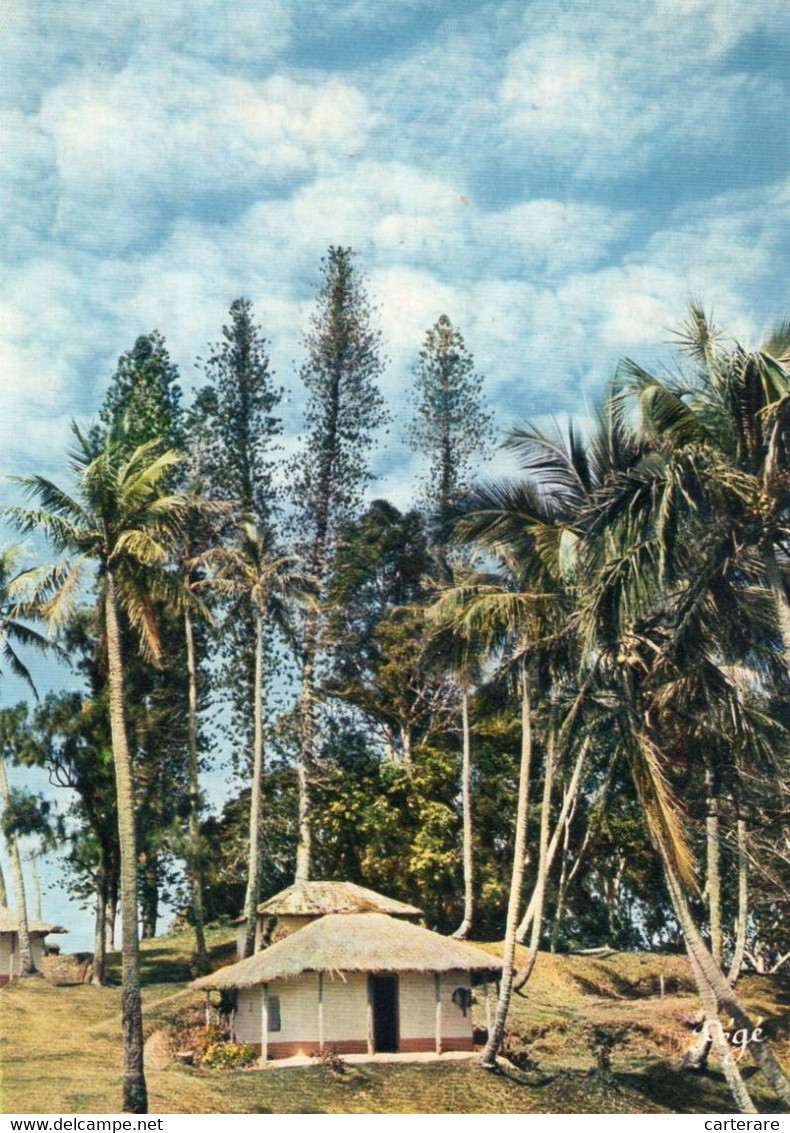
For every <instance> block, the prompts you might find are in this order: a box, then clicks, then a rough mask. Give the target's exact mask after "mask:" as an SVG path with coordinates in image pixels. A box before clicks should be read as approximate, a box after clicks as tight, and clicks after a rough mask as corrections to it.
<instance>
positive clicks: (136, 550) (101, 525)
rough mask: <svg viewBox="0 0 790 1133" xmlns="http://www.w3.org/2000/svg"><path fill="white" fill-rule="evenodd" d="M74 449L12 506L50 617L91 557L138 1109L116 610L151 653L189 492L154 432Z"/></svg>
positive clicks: (132, 856) (131, 1073) (129, 1105)
mask: <svg viewBox="0 0 790 1133" xmlns="http://www.w3.org/2000/svg"><path fill="white" fill-rule="evenodd" d="M74 431H75V435H76V440H77V448H76V451H75V452H74V453H73V455H72V459H71V467H72V472H73V474H74V477H75V480H76V485H77V490H76V493H75V494H74V495H73V496H71V495H69V494H68V493H67V492H65V491H64V490H63V489H61V488H59V487H58V486H57V485H56V484H54V483H52V481H50V480H47V479H45V478H44V477H42V476H33V477H29V478H25V479H23V480H22V481H21V483H22V484H23V485H24V486H25V487H26V488H27V490H28V491H29V493H30V495H31V497H32V498H34V499H37V501H38V505H39V506H38V507H18V508H14V509H12V511H11V514H12V515H13V516H14V518H15V519H16V522H17V523H18V524H19V526H20V527H21V528H22V529H23V530H26V531H33V530H38V529H40V530H42V531H43V532H44V533H45V534H46V535H47V537H48V539H49V540H50V542H51V543H52V544H53V546H54V547H55V548H56V549H57V551H59V552H62V553H64V555H65V557H64V558H63V559H62V560H61V561H60V562H59V563H57V564H56V565H55V566H54V567H51V568H49V569H44V568H42V569H41V571H40V573H39V577H38V579H37V581H38V585H39V587H45V588H46V587H47V586H49V588H50V591H51V598H50V601H49V604H48V607H47V608H46V613H47V615H48V616H49V620H50V622H51V623H52V624H53V625H56V624H57V623H58V622H59V621H60V620H61V619H62V618H63V617H65V616H66V615H67V613H68V611H69V609H70V607H71V605H72V603H73V599H74V598H75V596H76V594H77V592H78V589H79V586H80V579H81V576H82V572H83V568H84V567H85V566H86V565H87V564H93V566H94V568H95V570H96V579H97V584H98V587H99V594H100V609H101V615H102V630H103V633H104V638H105V648H106V660H107V684H108V692H109V712H110V730H111V736H112V751H113V763H114V768H115V785H116V803H117V810H118V839H119V846H120V858H121V866H120V879H121V916H122V921H123V936H122V949H123V996H122V1024H123V1110H124V1112H131V1113H145V1112H146V1110H147V1105H148V1102H147V1091H146V1084H145V1075H144V1071H143V1020H142V1006H141V998H140V971H139V957H138V949H139V942H138V924H137V913H138V902H137V886H138V877H137V865H138V862H137V837H136V832H135V795H134V777H133V768H132V760H131V756H130V750H129V740H128V736H127V723H126V702H125V689H124V659H123V653H122V649H121V622H120V616H121V612H122V611H123V613H124V614H125V617H126V619H127V620H128V623H129V625H130V626H131V627H132V628H133V629H134V631H135V632H136V634H137V635H138V638H139V644H140V651H141V653H142V655H143V656H144V657H145V658H147V659H148V660H149V661H152V662H154V663H155V662H157V661H158V659H159V656H160V652H161V648H160V640H159V635H158V632H157V625H156V621H155V618H154V614H153V611H154V608H155V603H156V602H157V601H161V602H162V603H168V604H171V605H178V604H179V603H180V602H183V601H185V600H187V596H186V595H185V594H183V593H182V591H181V589H180V587H179V585H178V582H177V580H176V579H175V578H174V577H173V576H172V575H170V574H168V573H167V571H166V567H167V564H168V560H169V557H170V555H171V553H172V551H173V549H174V547H175V546H176V544H177V541H178V538H179V536H180V534H181V528H182V526H183V522H184V519H185V517H186V516H187V514H188V510H189V500H188V499H187V498H186V497H185V496H181V495H168V494H167V493H166V489H165V485H166V484H167V483H168V482H169V480H170V479H171V478H172V476H173V474H174V472H175V470H176V469H177V467H178V465H179V463H180V458H179V456H178V455H177V454H176V453H175V452H173V451H172V450H168V451H166V452H161V451H160V450H159V447H158V445H157V444H156V443H155V442H149V443H147V444H142V445H139V446H138V447H137V448H135V449H134V450H133V451H131V452H130V451H129V448H128V443H127V438H126V436H125V435H124V434H123V432H122V431H121V430H118V429H116V430H115V431H113V432H110V433H108V434H105V435H104V436H103V437H102V438H101V442H102V443H101V446H100V447H97V445H96V438H94V439H93V440H92V441H88V440H87V439H86V438H85V437H83V436H82V434H81V433H80V432H79V431H78V430H77V429H76V427H75V430H74Z"/></svg>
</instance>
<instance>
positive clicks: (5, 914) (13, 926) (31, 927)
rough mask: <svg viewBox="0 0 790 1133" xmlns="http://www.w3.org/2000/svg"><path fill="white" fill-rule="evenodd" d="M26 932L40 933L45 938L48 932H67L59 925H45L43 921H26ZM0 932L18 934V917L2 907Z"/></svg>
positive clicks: (0, 907)
mask: <svg viewBox="0 0 790 1133" xmlns="http://www.w3.org/2000/svg"><path fill="white" fill-rule="evenodd" d="M27 930H28V932H40V933H41V934H42V935H44V936H46V935H47V933H49V932H68V931H69V930H68V929H67V928H63V926H62V925H59V924H46V923H45V922H44V921H37V920H30V919H29V920H28V922H27ZM0 932H19V917H18V916H17V914H16V913H12V912H11V910H10V909H7V908H6V907H5V906H4V905H0Z"/></svg>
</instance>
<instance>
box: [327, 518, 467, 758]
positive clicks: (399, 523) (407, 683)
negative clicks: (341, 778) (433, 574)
mask: <svg viewBox="0 0 790 1133" xmlns="http://www.w3.org/2000/svg"><path fill="white" fill-rule="evenodd" d="M430 569H431V558H430V555H429V552H428V545H427V541H426V536H425V529H424V524H423V520H422V517H421V516H420V514H419V513H418V512H416V511H410V512H405V513H401V512H399V511H398V509H397V508H396V507H393V505H392V504H390V503H388V502H387V501H386V500H374V501H373V503H372V504H370V506H369V507H368V508H367V509H366V510H365V512H364V513H363V514H362V515H361V516H360V517H359V519H357V520H355V521H353V522H352V523H350V524H348V525H347V527H346V528H345V529H344V531H343V535H342V539H341V540H340V545H339V546H338V550H337V553H336V555H335V560H334V566H333V571H332V578H331V580H330V583H329V589H328V599H329V601H328V606H329V611H328V615H327V637H328V638H329V640H330V641H331V642H336V643H337V645H336V647H335V648H333V649H331V650H330V666H329V672H328V674H327V677H326V679H325V681H324V690H325V692H326V693H327V694H328V695H329V696H331V697H334V698H337V699H340V700H342V701H344V702H345V703H346V704H348V705H353V706H354V707H355V708H356V709H358V710H359V711H360V712H361V713H362V714H363V717H364V718H365V720H366V723H367V725H368V727H369V728H371V729H372V730H373V731H374V733H375V734H376V735H377V736H378V738H379V740H380V742H381V743H382V744H383V747H384V751H385V754H386V756H387V758H388V759H394V760H402V761H403V763H404V764H405V765H406V766H407V767H408V766H410V765H411V762H412V752H413V750H414V749H415V748H416V747H417V746H418V745H419V744H422V743H432V742H434V741H435V739H436V737H437V735H438V734H439V733H440V732H443V731H444V730H446V729H447V727H448V717H449V715H450V714H451V713H450V706H449V704H448V691H449V690H448V687H447V681H446V680H445V679H444V678H443V676H442V675H441V674H440V673H439V674H437V672H436V669H435V668H434V667H431V665H430V664H429V661H428V656H427V652H426V647H427V644H428V637H429V634H428V630H427V628H426V625H425V613H424V606H425V604H426V602H427V599H428V588H427V585H426V578H427V576H428V574H429V572H430Z"/></svg>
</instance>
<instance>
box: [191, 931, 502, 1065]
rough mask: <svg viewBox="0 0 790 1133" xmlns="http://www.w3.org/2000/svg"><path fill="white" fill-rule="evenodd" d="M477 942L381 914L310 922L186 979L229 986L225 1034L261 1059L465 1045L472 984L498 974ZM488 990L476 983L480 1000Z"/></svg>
mask: <svg viewBox="0 0 790 1133" xmlns="http://www.w3.org/2000/svg"><path fill="white" fill-rule="evenodd" d="M501 971H502V964H501V961H497V959H496V957H494V956H490V955H489V954H488V953H487V952H483V951H482V950H481V949H477V948H472V947H471V946H470V945H468V944H463V943H461V941H458V940H453V939H452V938H450V937H446V936H441V935H440V934H439V933H437V932H430V931H429V930H428V929H425V928H421V927H420V926H419V925H415V924H411V923H409V921H408V920H406V919H404V918H402V917H400V918H397V917H391V916H386V915H384V914H381V913H346V914H334V915H330V916H324V917H321V918H320V919H318V920H313V921H311V922H310V923H308V924H307V925H305V926H304V927H303V928H300V929H298V930H297V931H295V932H292V933H291V934H290V935H289V936H286V937H284V938H283V939H281V940H279V941H278V942H277V943H275V944H272V945H271V946H270V947H268V948H265V949H263V950H262V951H260V952H256V953H255V954H254V955H253V956H250V957H248V959H246V960H241V961H239V963H237V964H231V965H229V966H228V967H226V968H220V969H219V970H218V971H216V972H213V973H212V974H211V975H208V976H203V977H202V978H201V979H198V980H195V981H194V983H192V984H191V985H190V986H191V987H193V988H196V989H198V990H203V991H207V992H208V991H210V990H221V991H224V992H229V991H235V993H236V994H235V999H236V1006H235V1015H234V1031H235V1034H236V1038H237V1039H238V1040H239V1041H240V1042H248V1043H252V1044H253V1045H255V1046H257V1047H258V1048H259V1049H260V1051H261V1055H262V1057H263V1058H289V1057H291V1056H292V1055H295V1054H312V1053H314V1052H315V1051H321V1050H323V1049H325V1048H326V1047H331V1048H332V1049H333V1050H335V1051H337V1052H338V1053H339V1054H365V1053H367V1054H375V1053H378V1052H385V1051H391V1052H403V1053H411V1052H416V1051H435V1052H436V1053H438V1054H441V1053H442V1052H443V1051H448V1050H472V1049H473V1035H472V1014H471V1010H470V1007H471V1002H472V984H473V983H474V982H481V981H482V982H483V983H486V981H488V980H489V979H492V978H493V979H499V977H500V975H501ZM487 991H488V988H487V986H486V988H485V994H486V997H487Z"/></svg>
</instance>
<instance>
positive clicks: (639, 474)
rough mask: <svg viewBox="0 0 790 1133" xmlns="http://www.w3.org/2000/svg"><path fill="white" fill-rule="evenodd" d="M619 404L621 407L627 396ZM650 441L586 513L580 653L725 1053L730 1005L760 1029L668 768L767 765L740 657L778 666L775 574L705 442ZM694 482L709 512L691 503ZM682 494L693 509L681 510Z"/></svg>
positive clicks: (779, 1077)
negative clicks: (740, 986) (720, 946)
mask: <svg viewBox="0 0 790 1133" xmlns="http://www.w3.org/2000/svg"><path fill="white" fill-rule="evenodd" d="M639 380H640V381H641V380H642V379H641V378H640V379H639ZM645 384H646V385H647V384H648V383H647V380H646V379H645ZM643 392H644V391H643ZM616 397H617V398H620V399H621V400H620V404H621V405H622V395H621V393H619V392H618V393H617V394H616ZM646 398H647V401H648V403H649V402H651V401H652V402H653V411H654V412H655V413H656V414H657V416H658V418H659V420H663V421H664V422H665V423H666V421H667V420H668V418H669V416H670V408H671V410H672V414H674V416H675V417H676V418H677V419H678V420H681V419H683V420H684V421H685V425H684V428H685V435H686V437H687V438H693V437H695V436H697V437H698V435H699V434H698V432H695V428H696V427H695V426H694V422H693V421H691V420H690V419H689V416H688V412H687V410H688V406H687V404H686V402H685V401H683V399H682V398H681V397H680V396H675V394H672V395H671V397H669V398H664V395H663V393H662V391H661V390H660V389H659V388H658V387H657V386H656V385H652V386H651V392H650V394H649V396H647V394H646ZM639 443H640V444H641V445H642V446H643V455H642V457H641V458H640V460H639V461H637V462H636V463H635V464H634V465H632V467H631V468H629V469H627V470H624V471H622V472H620V473H618V474H617V475H615V476H613V477H611V478H610V479H609V480H608V481H607V482H606V483H605V484H603V485H602V487H601V488H600V490H599V492H598V493H597V495H596V499H595V500H594V501H593V503H592V505H591V506H590V507H589V508H588V509H587V514H586V521H585V529H584V542H583V547H582V549H581V551H580V561H581V563H582V565H583V571H582V572H581V575H580V577H583V578H584V579H586V583H585V585H584V586H583V587H582V588H581V590H580V595H579V613H578V619H579V625H580V632H581V639H582V657H583V662H584V664H585V665H586V667H587V669H588V672H589V673H590V674H591V675H592V676H593V677H594V680H595V682H596V685H597V687H598V688H599V689H600V690H604V691H605V694H606V697H607V698H608V702H609V703H610V704H611V705H612V711H613V718H612V719H613V726H616V727H617V729H618V736H619V739H620V743H621V747H622V750H623V752H624V754H625V757H626V759H627V762H628V765H629V768H630V771H631V776H632V778H633V781H634V784H635V787H636V790H637V794H638V796H639V799H640V802H641V805H642V808H643V811H644V813H645V817H646V819H647V823H648V826H649V829H650V833H651V837H652V839H653V842H654V845H655V847H656V849H657V852H658V854H659V857H660V860H661V863H662V866H663V870H664V874H665V877H666V880H667V889H668V892H669V895H670V899H671V902H672V906H673V909H674V911H675V915H676V917H677V919H678V923H679V924H680V926H681V929H682V931H683V935H684V938H685V941H686V947H687V951H688V953H689V959H690V962H691V967H692V972H693V974H694V976H695V978H696V980H697V983H698V990H699V993H700V997H701V999H702V1003H703V1009H704V1011H705V1014H706V1018H707V1021H708V1025H709V1026H710V1027H712V1028H713V1034H714V1039H715V1040H716V1043H717V1044H718V1045H719V1046H721V1043H720V1042H718V1039H716V1033H717V1028H718V1017H717V1010H718V1008H719V1007H722V1008H723V1009H725V1010H727V1011H728V1012H730V1013H731V1014H732V1015H733V1017H734V1018H736V1020H740V1021H739V1022H738V1025H739V1026H746V1027H747V1028H749V1029H750V1030H753V1024H752V1023H751V1021H750V1020H748V1017H747V1015H746V1013H745V1012H744V1009H743V1007H742V1005H741V1004H740V1003H739V1002H738V1001H737V998H736V997H735V995H734V993H733V991H732V988H731V987H730V985H729V983H728V982H727V980H726V978H725V977H724V975H723V973H722V971H721V966H720V964H718V963H716V960H715V959H714V957H713V956H712V954H711V952H710V951H709V950H708V949H707V948H706V946H705V944H704V942H703V940H702V937H701V935H700V933H699V930H698V929H697V927H696V925H695V923H694V921H693V917H692V915H691V912H690V909H689V905H688V899H687V895H686V894H687V891H688V890H689V889H691V890H693V889H694V888H695V886H696V878H695V871H694V863H693V859H692V856H691V853H690V849H689V845H688V838H687V824H686V821H685V815H684V810H683V807H682V805H681V802H680V800H679V799H678V798H677V797H676V795H675V793H674V791H673V789H672V785H671V783H670V779H669V772H668V768H669V766H670V755H671V754H673V751H674V754H675V755H677V754H678V745H680V751H681V753H682V752H684V751H690V752H694V751H700V752H702V753H703V754H704V753H715V755H716V757H717V758H718V759H719V760H724V759H727V760H731V761H732V762H733V763H734V762H735V761H736V760H737V756H738V755H739V753H740V752H742V751H744V750H749V751H750V752H754V753H756V755H757V757H759V758H764V759H766V760H767V759H768V758H769V757H770V751H769V747H770V739H769V737H768V735H767V734H766V722H767V721H766V717H765V715H764V714H759V713H754V712H752V711H751V708H750V705H749V703H748V700H747V698H745V697H744V695H743V689H742V688H739V687H738V682H737V681H735V680H734V679H733V677H732V666H731V664H730V662H732V660H733V659H737V660H738V661H740V662H741V663H744V662H746V663H750V664H751V665H752V666H753V667H754V671H755V672H757V673H760V672H762V673H763V674H765V673H767V672H768V670H769V669H770V667H771V657H770V650H766V649H765V642H766V641H768V642H769V644H770V639H771V633H772V626H773V627H775V625H776V617H775V610H772V608H771V604H770V603H767V602H766V590H765V588H764V587H761V586H760V585H759V582H760V581H761V577H762V578H764V577H765V575H764V571H763V570H762V567H761V564H760V562H759V559H758V557H757V556H756V555H754V554H752V555H745V554H744V555H741V554H740V553H739V552H738V551H737V549H736V548H735V547H734V546H733V544H732V529H728V528H727V527H726V526H725V524H724V522H723V517H722V516H721V515H720V514H719V513H717V512H716V511H714V509H713V508H712V507H711V508H710V509H709V510H708V505H709V504H710V503H712V502H713V499H714V497H715V490H714V485H713V480H712V478H713V476H714V475H719V476H720V477H721V480H722V489H721V490H722V491H723V490H724V489H725V488H726V484H727V478H726V476H725V475H724V473H723V472H722V469H721V461H720V458H719V457H714V456H712V454H711V449H710V448H709V447H705V446H703V447H702V448H699V447H686V448H685V451H680V444H679V442H678V448H677V450H675V449H674V448H673V447H664V446H662V444H661V443H660V441H658V440H657V439H654V440H653V443H652V444H651V443H650V438H649V437H648V436H646V435H645V434H642V437H641V439H640V442H639ZM689 445H690V446H691V445H692V441H691V440H689ZM693 445H694V446H696V441H695V442H693ZM703 468H706V469H707V473H706V475H705V476H704V477H703V476H702V474H701V472H702V469H703ZM686 477H687V478H686ZM736 481H737V477H736ZM695 483H696V486H697V489H698V492H699V496H700V499H701V500H702V504H701V507H700V508H699V509H695V508H693V507H692V506H690V500H691V489H692V486H693V485H694V484H695ZM676 496H680V497H682V498H683V501H684V503H683V506H681V505H679V504H677V505H676V503H675V498H676ZM706 497H707V498H706ZM684 509H687V510H684ZM679 737H680V738H679ZM708 833H709V837H708V845H709V846H710V842H711V838H710V830H709V831H708ZM711 879H713V880H714V881H715V871H713V870H711V869H709V871H708V881H709V886H708V887H709V889H711V888H712V886H711ZM715 899H716V898H715V896H714V897H712V898H711V900H715ZM751 1050H752V1053H753V1055H754V1057H755V1060H756V1061H757V1062H758V1065H759V1066H760V1068H761V1070H763V1071H764V1073H765V1075H766V1077H767V1078H768V1079H769V1081H770V1083H771V1085H772V1087H773V1089H774V1090H775V1092H776V1094H777V1096H778V1097H780V1098H781V1099H782V1100H784V1101H787V1100H790V1083H788V1080H787V1078H786V1076H785V1075H784V1073H783V1072H782V1070H781V1068H780V1067H779V1065H778V1063H777V1062H776V1060H775V1059H774V1057H773V1055H772V1053H771V1051H770V1049H769V1048H768V1047H767V1046H766V1044H764V1043H759V1044H754V1045H753V1046H752V1048H751ZM722 1054H723V1055H724V1054H726V1048H723V1050H722ZM724 1069H725V1073H726V1075H727V1078H728V1082H729V1084H730V1088H731V1090H732V1093H733V1096H734V1097H735V1099H736V1101H737V1103H738V1105H739V1106H741V1107H742V1108H744V1111H745V1112H747V1111H749V1106H751V1101H750V1099H749V1098H748V1093H747V1092H746V1090H745V1086H744V1084H743V1081H742V1079H741V1077H740V1075H739V1073H738V1069H737V1066H736V1065H735V1064H734V1062H733V1061H732V1059H726V1060H725V1061H724Z"/></svg>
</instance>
